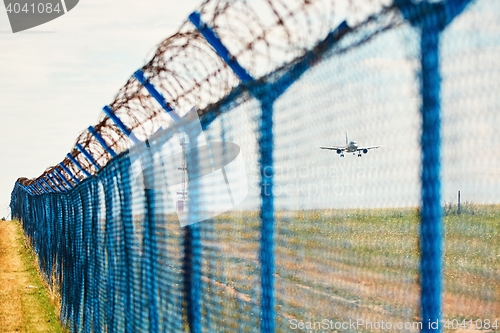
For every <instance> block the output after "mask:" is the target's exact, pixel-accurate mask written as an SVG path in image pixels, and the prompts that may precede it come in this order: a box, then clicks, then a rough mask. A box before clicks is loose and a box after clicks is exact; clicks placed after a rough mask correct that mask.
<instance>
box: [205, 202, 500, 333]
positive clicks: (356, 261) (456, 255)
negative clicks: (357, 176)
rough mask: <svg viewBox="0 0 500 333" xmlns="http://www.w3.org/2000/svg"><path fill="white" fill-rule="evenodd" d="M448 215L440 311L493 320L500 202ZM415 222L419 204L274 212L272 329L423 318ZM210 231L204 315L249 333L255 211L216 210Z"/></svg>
mask: <svg viewBox="0 0 500 333" xmlns="http://www.w3.org/2000/svg"><path fill="white" fill-rule="evenodd" d="M445 212H446V213H445V218H444V221H445V223H444V227H445V233H444V234H445V238H444V286H445V294H444V316H445V318H446V319H450V320H452V319H457V320H460V322H461V321H462V320H464V319H466V320H470V319H472V320H476V319H481V320H483V321H484V320H485V319H489V320H492V321H493V319H494V318H497V317H499V316H500V275H499V273H500V272H499V260H500V238H499V236H500V207H499V206H476V205H471V204H469V205H465V206H463V207H462V210H461V213H460V214H458V212H457V211H456V207H452V206H447V207H446V210H445ZM418 228H419V215H418V211H417V209H390V210H389V209H386V210H328V211H325V210H323V211H319V210H318V211H295V212H277V232H276V248H275V253H276V274H275V281H276V309H277V313H278V317H277V327H278V331H279V332H286V331H290V330H291V323H293V322H295V323H296V322H298V321H304V322H315V321H321V320H322V319H328V320H334V321H339V322H345V321H349V319H351V320H357V319H363V320H364V321H365V322H366V321H371V322H372V323H374V322H379V323H380V322H381V321H382V320H383V321H384V322H391V323H394V324H395V323H398V322H403V323H406V322H410V323H413V322H419V321H420V319H419V311H418V307H419V299H420V296H419V293H420V288H419V280H418V271H419V243H418V233H419V229H418ZM206 229H207V230H209V231H208V232H206V234H205V235H204V240H205V241H204V244H205V251H206V252H205V258H206V260H205V263H204V269H205V272H204V274H205V275H206V276H208V277H209V279H208V281H209V282H207V288H210V289H211V290H212V292H213V293H215V294H216V296H217V297H211V298H210V299H208V298H207V299H205V300H204V302H203V304H204V306H205V311H206V313H209V314H210V313H217V311H219V312H221V311H222V312H223V314H222V316H221V315H213V318H212V319H211V321H212V322H217V321H219V325H220V326H218V327H219V328H220V329H221V331H227V332H230V331H235V330H236V331H255V330H257V328H258V327H259V321H258V314H259V308H258V305H257V304H258V302H256V301H255V300H258V299H259V295H260V291H259V284H260V280H259V269H260V266H259V262H258V244H259V235H260V233H259V218H258V215H257V214H255V213H254V214H249V213H248V212H246V213H232V214H230V215H223V216H219V217H218V218H217V219H215V220H214V221H212V222H211V225H210V226H208V227H207V228H206ZM210 281H217V283H216V282H210ZM218 297H220V299H219V298H218ZM243 322H247V324H245V325H243V324H242V323H243ZM248 322H250V323H251V325H248ZM369 328H370V327H369ZM340 331H342V332H349V331H353V332H354V331H356V332H363V331H373V332H375V331H384V330H383V329H378V330H377V329H375V328H373V329H366V327H365V329H363V328H362V329H357V330H351V329H341V330H340ZM385 331H387V330H385ZM405 331H408V332H409V331H418V330H417V329H416V327H415V326H413V327H412V328H409V329H407V330H405ZM445 331H448V330H446V329H445ZM450 331H451V330H450ZM487 331H488V330H487ZM464 332H465V331H464ZM483 332H484V331H483Z"/></svg>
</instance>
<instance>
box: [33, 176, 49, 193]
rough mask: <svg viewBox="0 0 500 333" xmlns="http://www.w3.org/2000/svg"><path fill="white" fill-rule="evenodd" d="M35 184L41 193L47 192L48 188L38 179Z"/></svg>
mask: <svg viewBox="0 0 500 333" xmlns="http://www.w3.org/2000/svg"><path fill="white" fill-rule="evenodd" d="M34 184H35V186H36V188H37V189H38V191H39V192H40V193H41V194H44V193H47V190H46V189H45V188H44V187H43V186H41V185H40V183H39V182H38V179H36V180H35V183H34Z"/></svg>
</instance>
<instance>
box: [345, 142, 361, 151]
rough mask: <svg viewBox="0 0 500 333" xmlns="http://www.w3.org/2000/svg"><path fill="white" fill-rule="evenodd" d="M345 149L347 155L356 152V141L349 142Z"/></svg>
mask: <svg viewBox="0 0 500 333" xmlns="http://www.w3.org/2000/svg"><path fill="white" fill-rule="evenodd" d="M345 149H346V152H348V153H354V152H357V151H358V144H357V142H356V141H351V142H349V144H348V145H346V147H345Z"/></svg>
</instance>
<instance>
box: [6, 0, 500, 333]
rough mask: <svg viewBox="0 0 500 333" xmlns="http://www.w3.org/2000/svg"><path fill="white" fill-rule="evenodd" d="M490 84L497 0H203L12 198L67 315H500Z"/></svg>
mask: <svg viewBox="0 0 500 333" xmlns="http://www.w3.org/2000/svg"><path fill="white" fill-rule="evenodd" d="M499 84H500V3H499V2H498V1H495V0H477V1H469V0H445V1H433V2H427V1H410V0H394V1H381V2H378V1H367V0H351V1H338V0H308V1H305V0H291V1H289V0H287V1H284V0H273V1H271V0H254V1H229V0H227V1H215V0H209V1H207V2H205V3H204V4H203V5H201V7H200V8H199V9H198V10H197V11H195V12H193V13H192V14H191V15H190V16H189V18H188V20H186V22H185V23H184V24H183V25H182V26H181V28H180V29H179V31H178V33H176V34H175V35H173V36H172V37H169V38H167V39H165V40H164V41H163V42H162V43H161V44H160V45H159V46H158V49H157V50H156V53H155V54H154V56H153V58H152V59H151V61H150V62H148V63H147V64H146V65H145V66H144V67H143V68H141V69H140V70H138V71H136V72H135V73H134V75H132V76H131V78H130V79H129V80H128V82H127V83H126V84H125V85H124V86H123V87H122V88H121V89H120V90H119V92H118V93H117V95H116V96H115V98H114V100H113V102H112V103H111V104H109V105H108V106H106V107H104V109H103V116H102V118H101V120H100V121H99V123H98V124H97V125H95V126H90V127H89V128H88V129H87V130H86V131H84V132H83V133H82V134H81V135H80V136H79V137H78V139H77V144H76V145H75V147H74V149H73V150H72V151H71V152H70V153H69V154H68V155H67V156H66V157H65V159H64V160H63V161H62V162H61V163H59V164H57V165H56V166H53V167H50V168H48V169H47V170H46V171H45V172H44V173H43V174H42V175H41V176H40V177H38V178H36V179H27V178H20V179H18V181H17V182H16V184H15V187H14V190H13V192H12V200H11V211H12V216H13V218H14V219H18V220H20V221H21V223H22V226H23V228H24V231H25V234H26V236H27V237H28V239H29V241H30V243H31V245H32V247H33V249H34V251H35V252H36V254H37V257H38V264H39V267H40V271H41V272H42V275H43V277H44V278H45V280H46V281H47V282H48V284H49V285H50V286H51V288H53V290H54V291H56V292H57V293H59V294H60V297H61V312H60V317H61V320H62V322H63V323H64V324H65V325H67V326H68V327H69V329H70V331H71V332H96V333H97V332H155V333H156V332H183V331H189V332H258V331H260V332H289V331H292V332H294V331H304V332H305V331H307V332H309V331H338V332H390V331H391V332H392V331H396V332H416V331H422V332H429V331H433V332H439V331H453V330H455V329H487V330H493V329H498V318H497V316H498V314H499V313H500V293H499V291H500V278H499V274H498V258H499V254H498V249H499V248H500V246H499V245H500V244H499V239H500V237H499V236H500V230H499V229H500V227H499V221H500V206H499V205H498V203H499V198H500V177H499V171H498V170H500V159H499V157H498V154H496V152H497V151H498V150H500V132H499V131H498V130H497V126H498V125H499V124H500V122H499V120H500V118H499V113H498V110H499V108H500V97H499V96H500V95H498V89H499V88H500V85H499ZM349 138H350V140H349ZM353 139H355V140H359V144H358V143H357V142H356V141H354V140H353ZM344 140H345V142H346V144H348V145H349V143H350V142H351V141H352V143H353V144H354V145H357V147H358V148H361V150H359V151H358V150H355V151H354V152H350V151H345V152H344V151H343V150H342V149H343V147H344V146H343V145H344ZM372 144H373V145H376V146H370V145H372ZM332 145H337V146H332ZM379 146H380V147H379ZM319 147H323V148H325V147H327V148H332V147H336V148H332V149H320V148H319ZM372 147H374V148H376V147H379V148H378V149H369V148H372ZM364 148H366V149H364ZM337 150H338V151H337ZM459 190H461V194H462V202H458V204H455V200H456V199H455V198H456V194H457V191H459ZM443 207H444V209H443Z"/></svg>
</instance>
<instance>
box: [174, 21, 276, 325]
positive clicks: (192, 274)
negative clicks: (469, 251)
mask: <svg viewBox="0 0 500 333" xmlns="http://www.w3.org/2000/svg"><path fill="white" fill-rule="evenodd" d="M189 20H190V21H191V23H193V25H194V26H195V27H196V29H198V31H200V33H201V34H202V35H203V37H204V38H205V39H206V41H207V42H208V43H209V44H210V45H211V46H212V47H213V49H214V50H215V52H216V53H217V55H218V56H219V57H220V58H221V59H222V60H223V61H224V62H225V63H226V64H227V65H228V66H229V67H230V68H231V69H232V71H233V72H234V73H235V74H236V75H237V76H238V77H239V79H240V80H241V81H242V82H243V83H244V84H246V83H250V82H252V81H253V80H254V79H253V77H252V76H251V75H250V74H249V73H248V72H247V71H246V70H245V69H244V68H243V67H242V66H241V65H240V64H239V63H238V61H237V60H236V58H235V57H233V56H232V55H231V54H230V53H229V51H228V49H227V48H226V47H225V46H224V44H223V43H222V41H221V40H220V38H219V37H218V36H217V34H216V33H215V31H214V30H213V29H212V28H211V27H209V26H208V25H207V24H206V23H205V22H203V21H202V20H201V15H200V13H198V12H193V13H191V15H189ZM192 157H193V158H191V159H192V160H193V161H192V162H190V163H188V165H191V167H193V162H196V156H192ZM194 168H195V169H196V165H195V166H194ZM195 182H196V179H195ZM190 187H191V185H190ZM193 187H194V190H195V191H197V190H199V189H198V188H196V185H195V186H193ZM189 192H190V193H191V189H190V190H189ZM192 206H196V203H194V202H190V204H189V209H190V210H191V208H192ZM194 208H196V207H194ZM262 223H264V222H262ZM199 238H200V230H199V226H198V225H195V224H194V225H189V226H187V227H186V231H185V234H184V244H185V246H184V251H185V253H184V256H185V276H184V280H185V283H186V289H187V290H188V292H189V294H188V295H187V301H188V321H190V323H189V324H190V327H191V326H192V327H191V332H201V324H200V320H201V319H199V317H201V309H200V305H199V302H200V300H199V299H200V298H201V261H200V258H201V242H200V239H199ZM271 239H272V236H271ZM261 246H264V245H263V244H262V243H261ZM271 251H272V249H271ZM267 273H268V272H267V271H264V270H263V271H262V276H264V275H266V274H267ZM263 279H264V280H265V281H266V283H267V282H268V279H267V277H266V278H264V277H263ZM271 282H272V281H271ZM265 288H267V284H266V286H264V285H263V286H262V289H263V295H262V321H261V327H266V328H268V327H270V328H272V331H274V319H273V318H274V315H269V314H268V313H267V310H268V307H266V306H265V305H264V302H267V301H269V300H268V298H267V296H266V297H265V296H264V289H265ZM273 297H274V293H273V292H272V291H271V298H273ZM271 303H273V301H271ZM272 312H273V313H274V308H273V309H272ZM189 316H190V317H189ZM269 319H271V320H272V321H273V322H272V323H269V322H268V320H269ZM264 322H265V323H264ZM272 331H270V330H263V331H262V332H272Z"/></svg>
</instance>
